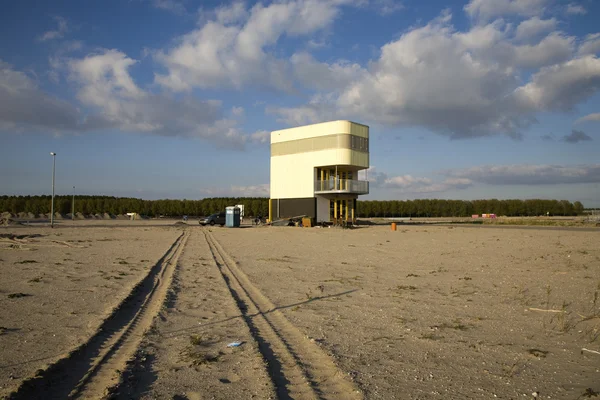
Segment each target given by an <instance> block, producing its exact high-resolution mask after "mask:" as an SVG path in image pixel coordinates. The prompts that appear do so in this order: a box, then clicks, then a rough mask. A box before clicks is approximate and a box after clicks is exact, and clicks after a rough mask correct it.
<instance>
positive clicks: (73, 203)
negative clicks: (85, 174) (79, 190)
mask: <svg viewBox="0 0 600 400" xmlns="http://www.w3.org/2000/svg"><path fill="white" fill-rule="evenodd" d="M71 220H73V221H75V186H73V202H72V203H71Z"/></svg>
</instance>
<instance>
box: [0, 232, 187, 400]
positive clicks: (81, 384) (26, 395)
mask: <svg viewBox="0 0 600 400" xmlns="http://www.w3.org/2000/svg"><path fill="white" fill-rule="evenodd" d="M188 237H189V234H188V233H187V232H186V231H184V232H183V233H182V234H181V235H180V236H179V237H178V238H177V239H176V240H175V242H174V243H173V244H172V245H171V247H170V248H169V250H168V251H167V252H166V253H165V255H164V256H163V257H162V258H161V259H160V260H159V261H158V262H157V263H156V265H155V266H154V267H152V269H151V270H150V272H149V273H148V275H146V277H145V278H144V279H143V280H142V281H141V282H140V283H139V284H138V285H136V286H135V287H134V289H133V290H132V291H131V293H130V294H129V296H128V297H127V298H126V299H125V300H123V302H122V303H121V304H120V306H119V307H117V308H116V309H115V310H114V312H113V313H112V314H111V315H110V316H109V317H108V318H107V319H105V320H104V322H103V324H102V325H101V326H100V328H99V329H98V331H97V333H96V334H95V335H94V336H92V337H91V338H90V339H89V340H88V341H87V342H86V343H84V344H83V345H82V346H80V347H79V348H78V349H76V350H75V351H73V352H72V353H70V355H69V356H68V357H66V358H63V359H61V360H59V361H58V362H56V363H55V364H53V365H51V366H50V367H49V368H48V369H46V370H45V371H42V372H40V373H38V375H37V376H36V377H34V378H31V379H28V380H25V381H24V382H23V383H22V384H21V386H20V387H19V389H18V390H17V391H16V392H14V393H12V394H11V395H10V396H9V397H8V398H9V399H41V398H43V399H65V398H85V399H94V398H103V397H105V396H106V395H107V394H108V392H109V391H110V389H111V387H113V386H115V385H116V384H118V382H119V379H120V374H121V371H123V370H124V369H125V366H126V363H127V361H128V360H129V359H130V358H131V357H133V355H134V353H135V351H136V349H137V348H138V346H139V344H140V342H141V340H142V337H143V335H144V332H145V331H146V330H147V329H148V328H149V327H150V326H151V324H152V320H153V318H154V317H155V316H156V315H157V314H158V312H159V311H160V308H161V307H162V305H163V302H164V300H165V298H166V295H167V292H168V289H169V286H170V285H171V281H172V277H173V274H174V271H175V269H176V266H177V262H178V259H179V256H180V255H181V252H182V251H183V248H184V247H185V244H186V242H187V239H188Z"/></svg>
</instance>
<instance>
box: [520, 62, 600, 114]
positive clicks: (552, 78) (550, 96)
mask: <svg viewBox="0 0 600 400" xmlns="http://www.w3.org/2000/svg"><path fill="white" fill-rule="evenodd" d="M598 90H600V59H598V58H596V57H594V56H584V57H581V58H576V59H573V60H570V61H568V62H566V63H563V64H559V65H554V66H552V67H545V68H542V69H541V70H540V71H539V72H537V73H536V74H534V75H533V77H532V78H531V81H530V82H529V83H527V84H526V85H524V86H521V87H519V88H518V89H517V90H516V91H515V96H516V99H517V101H518V103H519V104H520V105H521V106H523V107H526V108H528V109H534V110H540V111H570V110H572V109H573V108H574V106H575V105H576V104H578V103H580V102H581V101H583V100H585V99H587V98H589V97H590V96H591V95H593V94H594V93H596V92H597V91H598Z"/></svg>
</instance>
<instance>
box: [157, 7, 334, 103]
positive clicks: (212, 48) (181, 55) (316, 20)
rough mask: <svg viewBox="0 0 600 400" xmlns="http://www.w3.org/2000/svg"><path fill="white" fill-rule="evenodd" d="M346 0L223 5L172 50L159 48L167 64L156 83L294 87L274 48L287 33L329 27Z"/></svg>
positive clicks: (181, 87) (160, 57) (183, 87)
mask: <svg viewBox="0 0 600 400" xmlns="http://www.w3.org/2000/svg"><path fill="white" fill-rule="evenodd" d="M343 2H344V1H342V0H338V1H323V0H290V1H284V2H276V3H271V4H269V5H267V6H264V5H262V4H260V3H259V4H256V5H255V6H253V7H252V8H251V9H250V10H246V9H245V8H244V7H243V4H242V3H234V4H232V5H231V6H226V7H222V8H220V9H218V10H217V11H216V12H215V15H214V20H209V21H208V22H206V23H205V24H204V25H203V26H202V27H201V28H199V29H196V30H194V31H192V32H190V33H188V34H186V35H184V36H182V37H181V38H180V39H179V40H178V44H177V45H176V46H175V47H173V48H172V49H169V50H167V51H160V52H157V53H155V57H156V59H157V61H159V62H160V63H161V64H163V65H164V66H165V67H166V68H167V73H166V74H157V75H156V77H155V79H156V82H157V83H159V84H160V85H163V86H164V87H167V88H169V89H171V90H174V91H186V90H191V89H192V88H194V87H200V88H207V87H222V86H229V87H234V88H241V87H242V86H244V85H247V84H251V85H255V86H265V87H270V88H276V89H278V90H283V91H291V90H292V85H291V83H290V82H289V79H288V72H289V71H288V65H287V62H286V61H285V60H282V59H278V58H277V57H275V56H274V55H272V54H271V53H270V52H269V49H270V48H271V47H272V46H273V45H275V44H276V43H277V41H278V40H279V39H280V38H281V37H282V36H290V37H295V36H304V35H311V34H313V33H315V32H318V31H320V30H322V29H324V28H326V27H327V26H329V25H330V24H331V23H332V22H333V20H334V19H335V18H336V17H337V16H338V14H339V10H340V4H342V3H343Z"/></svg>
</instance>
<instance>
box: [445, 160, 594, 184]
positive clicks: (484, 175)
mask: <svg viewBox="0 0 600 400" xmlns="http://www.w3.org/2000/svg"><path fill="white" fill-rule="evenodd" d="M442 174H443V175H446V176H449V177H453V178H465V179H469V180H471V181H473V182H478V183H485V184H489V185H557V184H577V183H600V164H590V165H574V166H568V165H527V164H517V165H487V166H480V167H471V168H467V169H456V170H447V171H442Z"/></svg>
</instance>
